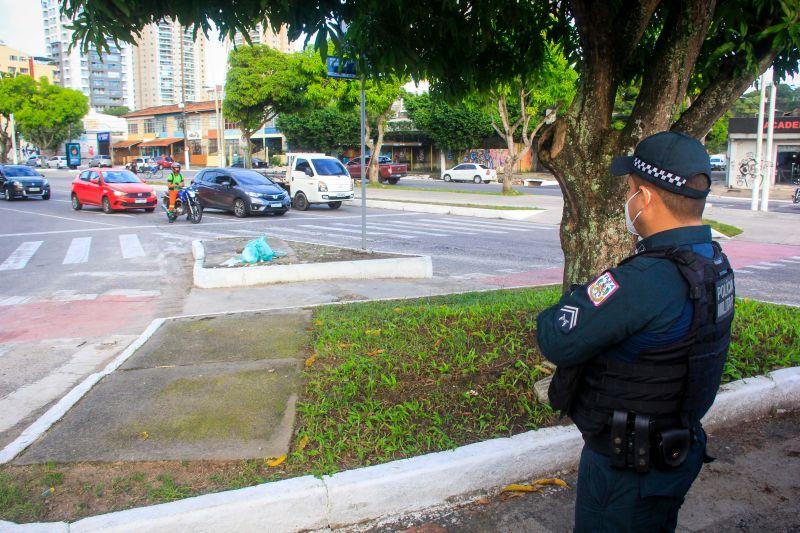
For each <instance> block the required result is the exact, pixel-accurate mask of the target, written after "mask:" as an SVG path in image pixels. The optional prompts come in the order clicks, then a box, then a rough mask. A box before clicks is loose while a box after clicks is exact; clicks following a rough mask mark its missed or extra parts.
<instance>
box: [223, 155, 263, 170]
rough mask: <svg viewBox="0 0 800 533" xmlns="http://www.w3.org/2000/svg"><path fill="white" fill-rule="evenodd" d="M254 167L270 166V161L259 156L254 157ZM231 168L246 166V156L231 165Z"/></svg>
mask: <svg viewBox="0 0 800 533" xmlns="http://www.w3.org/2000/svg"><path fill="white" fill-rule="evenodd" d="M252 159H253V165H252V167H253V168H269V163H267V162H266V161H264V160H263V159H260V158H258V157H253V158H252ZM231 168H244V158H242V159H239V160H238V161H237V162H236V163H234V164H232V165H231Z"/></svg>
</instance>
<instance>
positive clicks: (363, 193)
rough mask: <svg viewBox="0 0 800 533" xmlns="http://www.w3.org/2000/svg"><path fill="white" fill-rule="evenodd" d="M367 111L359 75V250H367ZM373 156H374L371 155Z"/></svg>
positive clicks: (362, 77)
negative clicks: (365, 163) (365, 164)
mask: <svg viewBox="0 0 800 533" xmlns="http://www.w3.org/2000/svg"><path fill="white" fill-rule="evenodd" d="M366 125H367V111H366V105H365V103H364V74H363V73H362V74H361V162H360V165H361V249H362V250H366V249H367V175H366V169H365V168H364V161H365V158H366V156H365V155H364V154H365V152H366V151H367V146H366V144H367V129H366ZM372 155H373V156H374V155H375V154H372Z"/></svg>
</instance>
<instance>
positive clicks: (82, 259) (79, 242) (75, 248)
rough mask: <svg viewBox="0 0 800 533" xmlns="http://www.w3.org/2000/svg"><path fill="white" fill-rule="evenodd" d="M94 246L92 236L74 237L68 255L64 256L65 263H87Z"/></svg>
mask: <svg viewBox="0 0 800 533" xmlns="http://www.w3.org/2000/svg"><path fill="white" fill-rule="evenodd" d="M91 247H92V238H91V237H78V238H75V239H72V242H71V243H70V245H69V249H68V250H67V255H66V256H65V257H64V262H63V263H62V264H64V265H76V264H78V263H86V262H88V261H89V250H90V248H91Z"/></svg>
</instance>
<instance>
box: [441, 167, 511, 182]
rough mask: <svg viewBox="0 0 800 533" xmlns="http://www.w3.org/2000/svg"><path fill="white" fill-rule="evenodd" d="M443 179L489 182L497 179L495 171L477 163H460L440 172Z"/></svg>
mask: <svg viewBox="0 0 800 533" xmlns="http://www.w3.org/2000/svg"><path fill="white" fill-rule="evenodd" d="M442 179H443V180H444V181H471V182H473V183H489V182H491V181H497V171H496V170H495V169H493V168H489V167H485V166H483V165H479V164H477V163H461V164H460V165H456V166H454V167H453V168H448V169H447V170H445V171H444V172H442Z"/></svg>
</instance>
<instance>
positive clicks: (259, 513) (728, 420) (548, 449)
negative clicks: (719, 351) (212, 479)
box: [0, 367, 800, 533]
mask: <svg viewBox="0 0 800 533" xmlns="http://www.w3.org/2000/svg"><path fill="white" fill-rule="evenodd" d="M774 408H783V409H796V408H800V367H794V368H786V369H782V370H776V371H774V372H770V373H769V375H768V376H759V377H755V378H748V379H744V380H740V381H735V382H732V383H728V384H726V385H723V386H722V387H721V388H720V392H719V394H718V395H717V398H716V400H715V402H714V405H713V406H712V408H711V410H710V411H709V413H708V414H707V415H706V417H705V418H704V424H705V426H706V427H707V428H708V429H709V430H714V429H717V428H721V427H724V426H730V425H733V424H736V423H741V422H744V421H746V420H750V419H755V418H759V417H761V416H764V415H766V414H768V413H769V412H770V411H771V410H772V409H774ZM582 446H583V440H582V438H581V436H580V433H579V432H578V430H577V428H576V427H575V426H574V425H571V426H557V427H550V428H543V429H540V430H537V431H529V432H527V433H522V434H520V435H515V436H513V437H508V438H500V439H493V440H489V441H484V442H478V443H475V444H469V445H467V446H462V447H460V448H456V449H455V450H452V451H446V452H437V453H431V454H428V455H423V456H419V457H413V458H410V459H402V460H399V461H392V462H390V463H386V464H382V465H377V466H371V467H366V468H360V469H357V470H350V471H345V472H340V473H338V474H334V475H332V476H324V477H323V478H322V479H317V478H313V477H311V476H305V477H301V478H295V479H288V480H284V481H277V482H273V483H266V484H263V485H258V486H255V487H249V488H245V489H239V490H234V491H228V492H221V493H217V494H208V495H204V496H197V497H194V498H188V499H186V500H181V501H178V502H174V503H166V504H160V505H154V506H151V507H142V508H138V509H131V510H127V511H119V512H115V513H109V514H105V515H99V516H94V517H90V518H84V519H82V520H79V521H77V522H74V523H73V524H67V523H65V522H54V523H39V524H26V525H16V524H12V523H11V522H0V528H2V529H3V531H9V532H10V533H11V532H13V533H17V532H19V533H25V532H30V531H43V532H44V531H47V532H50V531H52V532H56V531H59V532H75V533H77V532H81V533H83V532H86V533H88V532H104V533H110V532H114V533H122V532H134V531H143V530H154V529H159V530H192V531H243V530H248V531H256V530H265V527H266V526H267V525H268V529H269V531H270V532H272V533H280V532H287V533H288V532H296V531H301V530H309V529H311V530H313V529H322V528H336V527H342V526H345V525H351V524H356V523H359V522H364V521H367V520H374V519H378V518H386V517H388V516H392V515H402V514H403V513H409V512H414V511H421V510H424V509H430V508H434V507H440V506H443V505H448V504H452V503H453V501H454V500H468V499H471V498H473V497H476V496H478V495H481V494H486V493H487V492H492V491H496V490H497V489H499V488H500V487H502V486H504V485H506V484H508V483H513V482H517V481H521V480H530V478H533V477H539V476H541V475H546V474H551V473H553V472H557V471H559V470H563V469H566V468H573V467H574V466H575V465H576V464H577V462H578V456H579V453H580V449H581V448H582ZM398 495H402V498H399V497H398Z"/></svg>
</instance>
